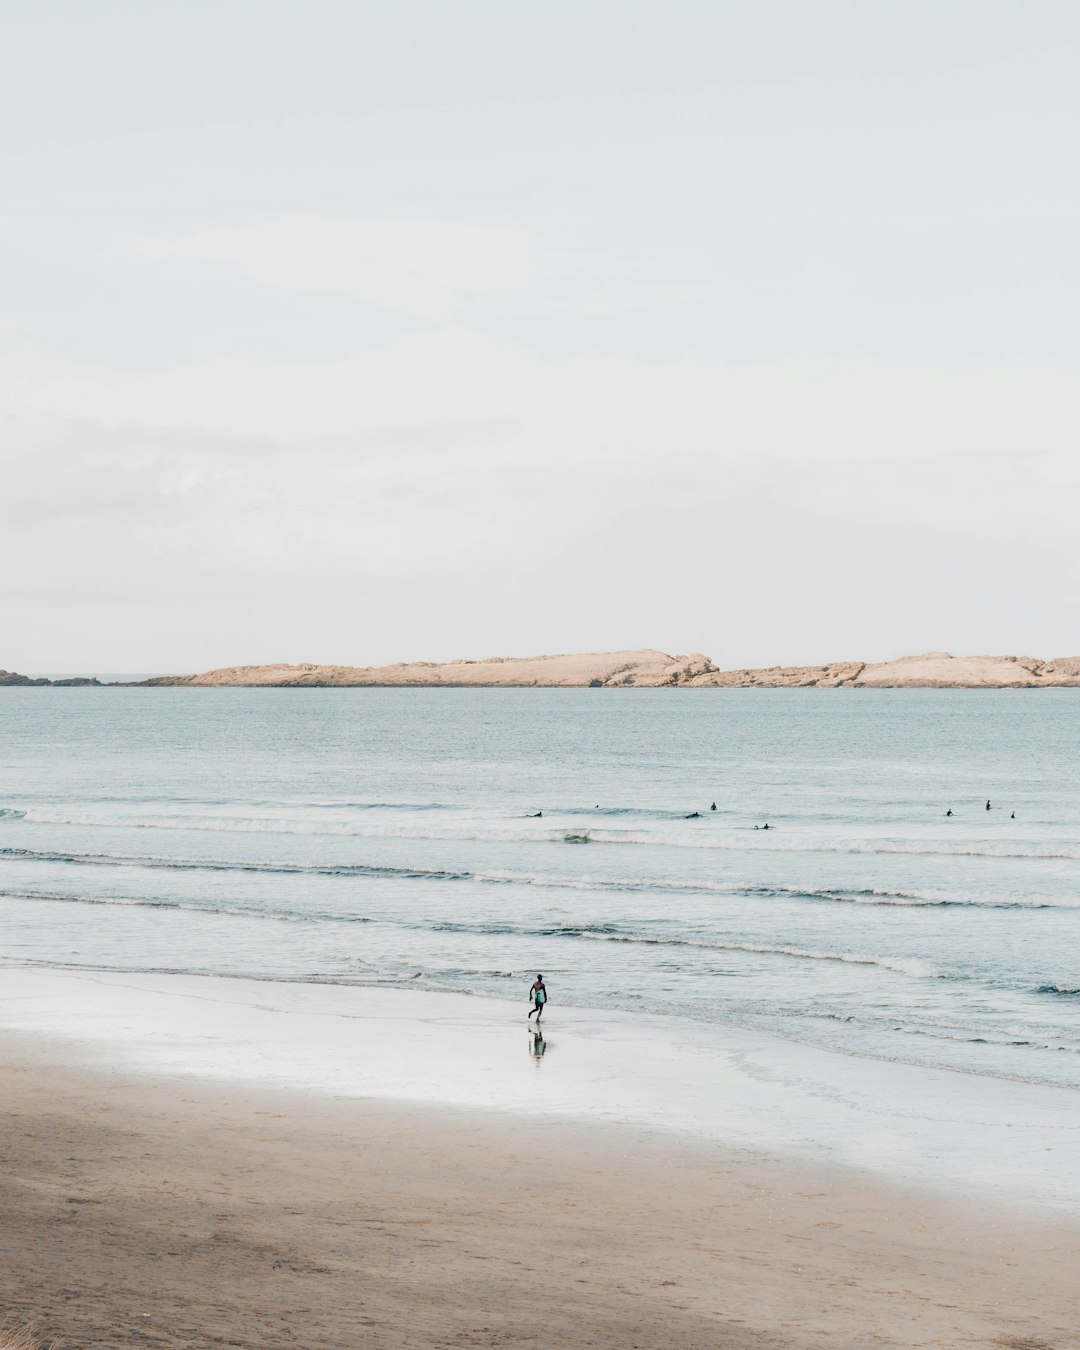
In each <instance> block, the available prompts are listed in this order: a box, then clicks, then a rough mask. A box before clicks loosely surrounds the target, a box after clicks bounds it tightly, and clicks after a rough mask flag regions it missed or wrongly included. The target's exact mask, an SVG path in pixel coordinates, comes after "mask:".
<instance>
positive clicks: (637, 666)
mask: <svg viewBox="0 0 1080 1350" xmlns="http://www.w3.org/2000/svg"><path fill="white" fill-rule="evenodd" d="M0 686H8V687H27V686H50V687H54V688H55V687H69V688H96V689H104V688H121V687H123V688H132V687H138V688H159V689H160V688H200V689H207V688H209V689H214V688H233V689H260V688H262V689H342V688H345V689H351V688H446V689H459V688H515V689H589V688H592V689H811V688H817V689H1060V688H1076V687H1080V656H1059V657H1055V658H1054V659H1053V660H1050V661H1045V660H1042V659H1040V658H1038V657H1032V656H951V655H950V654H949V653H948V652H926V653H923V654H922V655H920V656H904V657H901V658H899V659H898V660H896V661H879V662H876V663H875V662H870V663H867V662H864V661H835V662H831V663H830V664H828V665H822V666H768V667H763V668H756V669H751V668H746V669H738V670H722V669H720V668H719V667H718V666H716V665H715V664H714V662H713V661H712V660H711V659H710V658H709V657H707V656H703V655H702V654H701V653H700V652H695V653H692V654H691V655H689V656H671V655H669V654H668V653H666V652H661V651H654V650H651V649H645V650H641V651H622V652H587V653H584V654H577V655H559V656H495V657H487V658H485V659H482V660H475V661H473V660H458V661H445V662H430V661H411V662H402V663H399V664H396V665H390V666H337V665H314V664H303V665H264V666H227V667H223V668H222V669H219V670H210V671H206V672H205V673H203V674H201V675H161V676H157V677H155V678H154V679H150V680H140V681H134V682H128V683H122V682H112V683H103V682H102V681H100V680H97V679H95V678H93V677H85V678H82V677H80V678H65V679H57V680H49V679H43V678H36V679H35V678H31V677H30V676H27V675H17V674H15V673H13V672H11V671H4V670H0Z"/></svg>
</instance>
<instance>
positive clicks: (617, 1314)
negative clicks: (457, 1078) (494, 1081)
mask: <svg viewBox="0 0 1080 1350" xmlns="http://www.w3.org/2000/svg"><path fill="white" fill-rule="evenodd" d="M84 1049H85V1047H80V1046H77V1045H74V1044H73V1043H72V1042H70V1041H67V1042H64V1041H59V1040H57V1039H55V1038H50V1037H47V1036H43V1035H40V1034H36V1035H35V1034H30V1033H22V1034H17V1035H15V1036H14V1037H10V1036H9V1037H8V1038H6V1044H5V1055H4V1057H3V1060H2V1062H0V1094H2V1099H3V1107H2V1111H3V1117H4V1136H3V1137H4V1141H5V1145H4V1147H5V1167H4V1169H3V1171H2V1172H0V1216H2V1218H3V1222H2V1223H0V1266H2V1271H3V1273H2V1274H0V1301H2V1306H3V1308H4V1311H5V1312H6V1313H7V1314H8V1315H9V1316H15V1317H16V1318H18V1319H19V1320H31V1319H33V1320H36V1322H37V1324H38V1326H39V1328H40V1329H41V1331H42V1332H43V1333H44V1334H46V1335H47V1336H56V1335H61V1336H63V1338H64V1341H63V1343H64V1345H65V1347H67V1350H96V1348H98V1347H103V1346H105V1345H108V1346H113V1345H116V1344H118V1343H122V1344H124V1345H128V1346H148V1347H149V1346H155V1347H159V1348H161V1347H164V1348H165V1350H181V1347H190V1346H192V1345H211V1344H240V1345H244V1346H248V1347H256V1346H257V1347H278V1346H281V1347H286V1346H297V1345H305V1346H306V1345H315V1344H319V1345H340V1346H357V1347H368V1346H371V1347H384V1348H389V1347H399V1346H400V1347H414V1346H438V1347H492V1346H498V1345H507V1344H512V1345H521V1346H526V1347H538V1348H539V1347H542V1346H543V1347H547V1346H552V1345H561V1346H566V1347H571V1350H577V1347H581V1348H582V1350H584V1348H585V1347H592V1348H593V1350H615V1347H619V1350H624V1348H625V1347H627V1346H637V1347H639V1350H667V1348H668V1347H670V1346H672V1345H678V1346H680V1347H688V1350H706V1348H707V1347H708V1348H710V1350H796V1348H799V1350H827V1348H828V1350H867V1347H871V1346H882V1347H894V1348H895V1350H934V1348H936V1347H948V1346H969V1347H970V1346H979V1347H985V1346H999V1347H1015V1348H1016V1350H1021V1348H1026V1350H1030V1348H1031V1347H1034V1346H1036V1345H1037V1346H1039V1347H1051V1346H1052V1347H1054V1350H1066V1347H1075V1346H1078V1345H1080V1337H1078V1333H1077V1332H1076V1330H1075V1328H1076V1327H1077V1325H1078V1324H1080V1298H1078V1297H1077V1296H1076V1295H1075V1294H1074V1293H1073V1292H1071V1291H1072V1290H1073V1289H1074V1288H1075V1281H1074V1279H1073V1272H1074V1253H1075V1251H1076V1249H1077V1246H1078V1245H1080V1231H1078V1229H1077V1226H1076V1225H1075V1223H1066V1222H1063V1221H1061V1220H1054V1219H1051V1218H1041V1219H1035V1218H1032V1217H1029V1216H1026V1215H1021V1214H1017V1213H1016V1212H1015V1211H1014V1210H1012V1209H1011V1208H1010V1207H1008V1206H1002V1205H998V1204H994V1203H989V1202H975V1201H970V1200H967V1201H963V1202H957V1201H956V1200H953V1199H943V1198H941V1197H935V1196H933V1195H928V1194H923V1193H917V1192H913V1191H912V1190H910V1189H905V1188H902V1187H893V1186H889V1185H887V1184H884V1183H881V1182H877V1181H874V1180H868V1179H866V1178H860V1177H857V1176H854V1175H845V1174H843V1173H842V1172H840V1171H838V1170H837V1169H835V1168H826V1167H822V1166H819V1165H814V1164H811V1163H795V1162H781V1161H777V1160H776V1159H770V1158H765V1157H762V1156H760V1155H759V1154H756V1153H752V1152H749V1151H747V1150H743V1149H736V1148H732V1147H730V1146H728V1147H725V1146H721V1145H719V1144H717V1143H715V1142H710V1141H707V1140H704V1139H700V1138H689V1137H676V1136H673V1135H671V1134H662V1133H659V1132H648V1131H645V1130H642V1129H640V1128H637V1127H635V1126H633V1125H628V1124H623V1125H619V1124H615V1123H611V1122H608V1123H604V1122H600V1121H578V1122H571V1121H567V1120H560V1119H555V1118H552V1119H544V1120H537V1119H535V1118H534V1119H532V1121H531V1123H530V1124H529V1125H528V1126H527V1127H526V1126H525V1125H524V1124H523V1122H522V1121H520V1120H519V1119H516V1118H513V1117H508V1116H506V1115H499V1114H496V1113H494V1112H491V1111H482V1110H479V1109H465V1108H449V1109H448V1108H446V1107H444V1106H440V1105H437V1104H434V1103H426V1104H424V1103H410V1104H403V1103H401V1102H394V1101H389V1100H371V1099H367V1100H358V1099H355V1098H354V1099H343V1098H336V1099H335V1098H334V1097H332V1096H320V1095H317V1094H313V1093H310V1092H305V1091H296V1090H293V1091H289V1090H285V1089H282V1088H272V1087H268V1086H265V1085H259V1084H253V1083H240V1082H237V1081H236V1080H229V1079H217V1080H214V1079H207V1078H203V1077H177V1076H173V1077H163V1076H154V1075H151V1074H148V1073H146V1072H145V1071H143V1070H141V1069H133V1068H132V1066H131V1065H130V1064H127V1063H123V1062H122V1063H120V1064H111V1065H110V1064H109V1063H108V1062H106V1061H104V1060H103V1061H101V1062H99V1063H97V1064H92V1065H91V1064H87V1063H79V1060H80V1058H81V1057H82V1056H81V1052H82V1050H84ZM541 1067H542V1068H546V1067H547V1065H546V1064H545V1065H543V1066H541Z"/></svg>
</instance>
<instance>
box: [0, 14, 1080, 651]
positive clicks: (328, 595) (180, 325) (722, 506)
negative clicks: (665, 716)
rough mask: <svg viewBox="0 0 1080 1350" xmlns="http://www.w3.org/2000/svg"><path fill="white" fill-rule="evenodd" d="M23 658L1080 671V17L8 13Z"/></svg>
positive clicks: (15, 529)
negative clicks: (608, 660)
mask: <svg viewBox="0 0 1080 1350" xmlns="http://www.w3.org/2000/svg"><path fill="white" fill-rule="evenodd" d="M0 110H2V118H0V127H2V129H0V147H2V157H3V158H2V172H0V287H2V293H0V435H2V443H0V444H2V448H0V455H2V466H0V467H2V483H0V592H2V595H3V606H2V613H0V666H2V667H7V668H8V669H16V670H27V671H40V670H63V671H75V670H85V671H90V672H93V671H136V670H139V671H147V672H149V671H187V670H197V669H205V668H208V667H210V666H215V665H226V664H238V663H241V662H265V661H276V660H285V661H303V660H310V661H333V662H346V663H352V664H369V663H382V662H385V661H392V660H397V659H403V658H427V659H434V660H439V659H445V658H449V657H455V656H474V657H476V656H485V655H493V654H531V653H539V652H548V651H577V650H602V649H613V648H621V647H637V646H656V647H660V648H662V649H665V650H667V651H672V652H684V651H691V650H699V651H704V652H706V653H707V654H709V655H710V656H712V657H713V659H714V660H716V661H717V662H718V663H719V664H721V665H725V666H727V665H757V664H774V663H787V664H796V663H798V664H801V663H804V662H816V661H823V660H830V659H839V658H861V659H869V660H875V659H882V658H887V657H890V656H897V655H901V654H904V653H908V652H914V651H921V650H927V649H947V650H952V651H954V652H1000V653H1005V654H1020V653H1026V654H1032V655H1041V656H1053V655H1061V654H1075V653H1078V652H1080V626H1078V624H1077V617H1078V615H1077V603H1076V596H1077V594H1078V582H1080V565H1078V561H1077V559H1078V556H1080V549H1078V545H1077V539H1078V537H1080V531H1078V511H1077V506H1078V491H1077V490H1078V487H1080V454H1078V449H1080V436H1078V432H1080V398H1078V392H1080V383H1078V379H1077V376H1078V369H1077V352H1078V345H1080V328H1078V320H1077V315H1078V314H1080V285H1078V270H1077V240H1078V238H1080V175H1078V173H1077V167H1076V164H1077V146H1078V144H1080V6H1078V5H1077V4H1076V3H1075V0H1063V2H1062V3H1047V2H1044V0H1017V3H996V2H995V0H970V2H969V3H959V2H958V0H926V2H925V3H924V2H922V0H849V2H848V3H830V2H829V0H814V3H807V0H753V2H751V0H738V2H737V3H735V2H730V0H708V2H703V3H688V2H687V0H665V3H660V2H659V0H653V2H652V3H647V4H638V3H634V2H633V0H610V2H602V0H573V2H572V3H569V2H567V3H564V2H563V0H547V2H546V3H544V4H525V3H523V2H517V0H490V2H489V3H481V0H441V2H440V3H434V2H433V0H431V2H423V0H395V3H392V4H388V3H378V4H374V3H363V0H347V2H345V3H340V4H338V3H328V2H327V0H303V3H301V2H300V0H289V2H287V3H282V2H281V0H251V3H238V2H237V0H206V2H205V3H204V2H203V0H182V2H181V0H175V2H170V0H166V2H165V3H156V4H147V3H145V2H144V0H130V2H129V3H113V2H111V0H92V3H87V2H86V0H77V2H76V3H57V2H54V0H32V2H31V0H6V3H5V4H4V6H3V16H2V42H0Z"/></svg>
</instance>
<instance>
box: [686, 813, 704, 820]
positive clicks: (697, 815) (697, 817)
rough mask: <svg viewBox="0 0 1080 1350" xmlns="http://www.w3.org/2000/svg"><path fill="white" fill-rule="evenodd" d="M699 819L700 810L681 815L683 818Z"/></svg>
mask: <svg viewBox="0 0 1080 1350" xmlns="http://www.w3.org/2000/svg"><path fill="white" fill-rule="evenodd" d="M700 819H701V812H700V811H691V812H690V814H689V815H688V816H683V820H700Z"/></svg>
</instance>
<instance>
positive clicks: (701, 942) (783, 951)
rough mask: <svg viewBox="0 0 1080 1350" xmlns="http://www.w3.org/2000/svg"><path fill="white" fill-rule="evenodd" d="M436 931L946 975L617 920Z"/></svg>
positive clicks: (902, 960) (915, 964) (446, 925)
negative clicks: (642, 929)
mask: <svg viewBox="0 0 1080 1350" xmlns="http://www.w3.org/2000/svg"><path fill="white" fill-rule="evenodd" d="M431 927H432V928H434V929H435V931H437V932H443V933H476V934H478V935H480V934H484V935H487V934H493V935H496V936H504V937H568V938H582V939H584V940H586V941H591V942H623V943H627V944H629V945H631V946H641V947H690V948H694V949H696V950H701V951H717V952H748V953H752V954H754V955H759V956H787V957H792V958H795V959H797V960H802V961H839V962H841V963H842V964H844V965H852V966H881V967H883V968H884V969H886V970H894V971H896V972H897V973H898V974H901V975H909V976H911V977H912V978H913V979H919V980H935V979H948V978H950V976H948V975H947V974H946V973H944V972H943V971H940V970H938V969H937V967H936V966H933V965H931V964H930V962H928V961H921V960H919V959H917V958H915V957H892V956H870V955H862V954H861V953H856V952H824V951H816V950H814V949H813V948H810V947H788V946H784V945H782V944H779V943H771V942H721V941H710V940H708V939H706V938H681V937H653V936H646V935H644V934H641V933H628V932H626V930H625V929H623V928H620V927H619V926H618V925H617V924H610V923H600V924H554V925H551V926H550V927H544V928H524V927H521V926H520V925H515V924H491V925H488V924H485V925H483V927H478V926H477V925H475V924H467V923H455V922H452V921H451V922H442V923H436V924H433V925H431Z"/></svg>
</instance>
